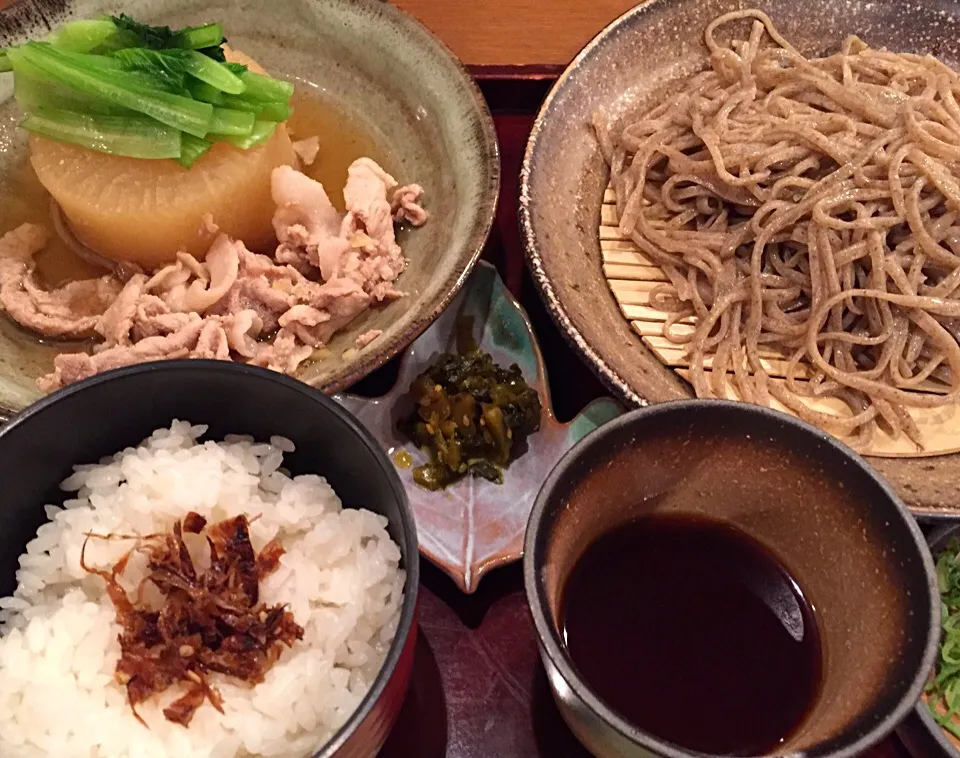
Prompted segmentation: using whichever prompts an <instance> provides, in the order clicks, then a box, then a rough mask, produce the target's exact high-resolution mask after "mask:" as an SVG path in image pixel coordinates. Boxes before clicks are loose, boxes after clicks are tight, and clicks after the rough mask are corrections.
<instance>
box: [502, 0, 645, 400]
mask: <svg viewBox="0 0 960 758" xmlns="http://www.w3.org/2000/svg"><path fill="white" fill-rule="evenodd" d="M658 2H664V0H642V2H640V3H639V4H638V5H635V6H634V7H633V8H630V9H628V10H627V11H625V12H624V13H622V14H621V15H619V16H618V17H617V18H615V19H614V20H613V21H611V22H610V23H609V24H607V25H606V26H605V27H603V29H601V30H600V31H599V32H597V34H596V35H595V36H594V37H593V39H591V40H590V41H589V42H588V43H587V44H586V45H584V46H583V48H582V49H581V50H580V52H579V53H577V55H576V57H575V58H574V59H573V60H572V61H570V65H568V66H567V67H566V68H565V69H564V71H563V73H562V74H561V75H560V76H559V78H558V79H557V81H556V82H554V84H553V86H552V87H551V88H550V91H549V92H548V93H547V96H546V97H545V98H544V99H543V102H542V103H541V104H540V109H539V110H538V111H537V117H536V119H535V120H534V122H533V127H532V129H531V130H530V136H529V137H528V139H527V146H526V149H525V150H524V153H523V163H522V164H521V168H520V212H519V219H520V221H519V223H520V237H521V239H522V240H523V247H524V250H525V251H526V258H527V265H528V267H529V268H530V274H531V278H532V279H533V282H534V284H535V285H536V287H537V290H538V291H539V292H540V296H541V297H542V298H543V302H544V304H545V305H546V307H547V311H548V312H549V313H550V316H551V317H552V318H553V320H554V322H555V323H556V325H557V326H558V327H559V328H560V333H561V334H563V335H564V337H566V339H567V342H568V343H569V344H570V345H571V347H573V349H574V350H575V351H577V352H578V353H580V355H582V356H583V357H584V358H585V359H586V362H587V365H588V366H590V368H592V369H593V371H594V373H595V374H597V376H598V377H599V378H600V380H601V381H602V382H603V383H604V384H606V385H607V386H608V387H609V388H610V389H611V390H612V391H613V392H614V393H616V395H617V397H619V398H622V399H624V400H625V401H627V402H628V403H630V404H631V405H634V406H639V407H643V406H646V405H648V404H649V402H650V401H648V400H647V399H646V398H644V397H643V396H642V395H640V394H638V393H637V392H636V391H635V390H634V389H632V388H631V387H630V385H629V384H628V383H627V381H626V380H625V379H624V378H623V377H621V376H620V375H619V374H618V373H617V371H616V369H615V368H614V367H613V366H611V365H610V364H609V363H608V362H607V361H606V360H604V358H603V357H602V356H601V355H600V354H599V353H598V352H597V351H596V350H594V348H593V347H591V346H590V344H589V343H588V342H587V340H586V338H584V336H583V334H581V333H580V330H579V329H577V327H576V325H575V324H574V323H573V320H572V319H571V318H570V316H569V315H568V314H567V311H566V309H565V308H564V307H563V303H562V302H561V301H560V298H559V297H557V295H556V293H555V292H554V290H553V285H552V284H551V282H550V279H549V277H548V276H547V272H546V269H545V268H544V265H543V256H542V254H541V250H540V243H539V240H538V238H537V234H536V232H535V231H534V224H533V218H532V215H531V213H530V185H531V183H532V180H533V175H534V173H535V172H536V160H535V154H536V152H537V146H538V143H539V139H540V132H541V130H542V128H543V124H544V122H545V121H546V119H547V117H548V115H549V111H550V109H551V106H552V105H553V101H554V100H555V99H556V98H557V97H558V96H559V94H560V93H561V92H562V91H563V89H564V87H565V86H566V83H567V80H568V79H571V78H573V77H574V76H575V75H576V74H577V69H579V68H580V66H581V65H582V64H583V63H584V62H586V61H587V60H588V59H589V58H590V57H591V56H592V55H593V54H594V50H595V49H596V48H598V47H599V46H600V45H602V44H603V43H604V42H605V41H606V40H607V38H608V37H611V36H612V35H613V33H614V32H615V31H616V30H617V29H618V28H619V27H620V26H621V25H623V24H626V23H628V22H629V20H630V19H631V18H633V16H635V15H639V14H640V13H643V12H644V11H645V10H646V7H647V6H648V5H650V4H652V3H658Z"/></svg>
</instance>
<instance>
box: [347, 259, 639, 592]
mask: <svg viewBox="0 0 960 758" xmlns="http://www.w3.org/2000/svg"><path fill="white" fill-rule="evenodd" d="M464 317H466V318H468V319H470V321H471V322H472V324H473V330H474V335H475V336H476V337H477V342H478V344H479V346H480V349H481V350H484V351H485V352H487V353H489V354H490V355H492V356H493V359H494V360H495V361H496V362H497V363H499V364H500V365H503V366H507V365H510V364H512V363H516V364H517V365H519V366H520V368H521V370H522V371H523V376H524V378H525V379H526V380H527V382H528V383H529V384H530V386H531V387H533V388H534V389H536V390H537V392H538V393H539V394H540V399H541V403H542V406H543V416H542V418H541V422H540V431H539V432H537V433H536V434H533V435H531V436H530V437H529V438H528V439H527V450H526V451H525V452H524V453H523V454H522V455H521V456H520V457H519V458H518V459H517V460H516V461H514V462H513V463H512V464H511V465H510V468H509V469H507V470H506V471H505V472H504V482H503V484H493V483H491V482H488V481H486V480H483V479H479V478H473V477H467V478H464V479H462V480H460V481H459V482H457V483H456V484H453V485H451V486H450V487H448V488H447V489H445V490H442V491H440V492H430V491H429V490H426V489H423V488H422V487H420V486H419V485H417V484H415V483H414V481H413V466H417V465H419V464H421V463H423V462H425V461H426V456H425V455H424V453H422V452H421V451H419V450H417V449H416V448H415V447H414V446H413V445H412V444H411V443H410V442H409V440H407V439H406V438H405V437H404V436H403V435H402V434H401V433H400V432H399V431H397V428H396V426H397V424H396V422H397V420H398V419H399V418H401V417H402V416H404V415H406V413H407V412H408V411H409V409H410V400H409V399H408V397H407V393H408V390H409V387H410V383H411V382H412V381H413V380H414V378H415V377H416V376H417V375H418V374H420V373H421V372H423V371H424V370H426V369H427V368H428V367H429V366H430V365H431V364H432V363H433V362H434V361H435V360H436V359H437V357H438V356H439V355H440V354H441V353H446V352H454V351H455V350H456V333H457V324H458V323H460V319H462V318H464ZM335 397H336V399H337V400H339V401H340V402H341V403H342V404H343V405H344V406H346V407H347V408H348V409H349V410H350V411H352V412H353V413H354V414H355V415H356V416H357V417H358V418H359V419H360V420H361V421H362V422H363V423H364V424H365V425H366V426H367V428H368V429H369V430H370V431H371V432H372V433H373V435H374V436H375V437H376V438H377V439H378V440H379V441H380V443H381V444H382V445H383V446H384V448H385V449H386V450H387V452H388V454H390V455H391V457H395V454H396V453H397V452H398V451H400V450H405V451H407V452H408V453H409V454H410V455H411V456H412V457H413V461H414V462H413V466H408V467H406V468H399V473H400V477H401V478H402V479H403V482H404V484H405V485H406V488H407V494H408V496H409V497H410V503H411V505H412V506H413V511H414V514H415V516H416V519H417V532H418V535H419V538H420V550H421V552H422V553H423V554H424V555H425V556H426V557H427V558H429V559H430V560H431V561H433V562H434V563H435V564H437V565H438V566H439V567H440V568H442V569H443V570H444V571H446V572H447V573H448V574H449V575H450V576H451V577H452V578H453V580H454V581H455V582H457V584H458V585H460V588H461V589H462V590H463V591H464V592H468V593H469V592H473V591H474V590H475V589H476V588H477V584H478V583H479V581H480V578H481V577H482V576H483V575H484V574H485V573H486V572H487V571H489V570H490V569H493V568H496V567H497V566H502V565H504V564H507V563H510V562H512V561H516V560H519V559H520V558H521V556H522V553H523V533H524V530H525V528H526V525H527V517H528V516H529V515H530V510H531V508H532V507H533V501H534V499H535V498H536V496H537V492H538V491H539V490H540V485H541V484H542V483H543V481H544V480H545V479H546V477H547V474H548V473H549V472H550V470H551V469H552V468H553V467H554V465H555V464H556V462H557V461H558V460H559V459H560V456H562V455H563V454H564V453H565V452H566V451H567V450H568V449H570V447H572V446H573V445H574V444H575V443H576V442H577V441H579V440H580V439H581V438H582V437H583V436H584V435H586V434H587V433H588V432H590V431H592V430H593V429H595V428H597V427H598V426H600V425H601V424H604V423H606V422H607V421H609V420H611V419H613V418H615V417H616V416H619V415H620V414H621V413H622V408H621V406H620V405H619V404H617V403H616V402H614V401H613V400H609V399H601V400H595V401H594V402H593V403H591V404H590V405H588V406H587V407H586V408H585V409H584V410H583V411H582V412H581V413H580V415H578V416H577V417H576V418H575V419H574V420H573V421H571V422H570V423H569V424H561V423H560V422H558V421H557V420H556V418H554V415H553V408H552V406H551V403H550V389H549V386H548V384H547V374H546V369H545V367H544V364H543V356H542V355H541V354H540V348H539V346H538V345H537V341H536V338H535V337H534V334H533V328H532V327H531V326H530V321H529V319H528V318H527V314H526V313H524V311H523V309H522V308H521V307H520V305H519V304H518V303H517V301H516V300H514V298H513V296H512V295H511V294H510V292H509V291H508V290H507V288H506V287H505V286H504V284H503V282H502V281H501V280H500V277H499V276H498V275H497V271H496V269H495V268H493V267H492V266H490V265H488V264H486V263H480V264H478V265H477V267H476V269H474V272H473V274H472V275H471V277H470V279H469V281H468V282H467V284H466V285H465V286H464V288H463V290H462V291H461V292H460V293H459V295H457V298H456V299H455V300H454V301H453V303H452V304H451V305H450V307H449V308H447V310H446V311H445V312H444V313H443V315H442V316H440V318H438V319H437V320H436V321H435V322H434V323H433V324H432V325H431V326H430V328H429V329H427V331H426V332H424V333H423V335H421V336H420V338H419V339H417V340H416V342H414V343H413V344H412V345H411V346H410V348H409V349H408V350H407V351H406V353H404V355H403V358H402V362H401V367H400V376H399V378H398V379H397V383H396V384H395V385H394V386H393V388H392V389H391V390H390V391H389V392H387V394H385V395H382V396H381V397H378V398H364V397H358V396H356V395H347V394H344V395H337V396H335Z"/></svg>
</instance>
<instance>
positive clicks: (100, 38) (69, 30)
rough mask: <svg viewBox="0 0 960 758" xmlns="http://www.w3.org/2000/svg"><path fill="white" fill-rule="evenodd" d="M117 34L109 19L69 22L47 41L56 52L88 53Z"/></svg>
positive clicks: (114, 25)
mask: <svg viewBox="0 0 960 758" xmlns="http://www.w3.org/2000/svg"><path fill="white" fill-rule="evenodd" d="M116 34H117V26H116V24H114V23H113V21H111V20H110V19H109V18H101V19H95V20H80V21H71V22H70V23H68V24H64V25H63V26H61V27H60V28H59V29H57V31H55V32H53V34H51V35H50V36H49V37H47V41H48V42H49V43H50V44H51V45H53V46H54V47H55V48H57V49H58V50H67V51H69V52H73V53H89V52H92V51H93V50H96V49H97V48H98V47H100V46H101V45H103V44H104V43H106V42H107V41H108V40H110V39H111V38H112V37H115V36H116Z"/></svg>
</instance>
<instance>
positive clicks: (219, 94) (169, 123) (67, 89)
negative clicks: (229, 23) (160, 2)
mask: <svg viewBox="0 0 960 758" xmlns="http://www.w3.org/2000/svg"><path fill="white" fill-rule="evenodd" d="M225 42H226V39H225V38H224V36H223V26H222V25H221V24H206V25H203V26H196V27H187V28H185V29H179V30H176V29H171V28H170V27H168V26H149V25H146V24H141V23H139V22H137V21H134V20H133V19H131V18H130V17H128V16H125V15H120V16H111V17H105V18H100V19H88V20H79V21H71V22H69V23H67V24H65V25H64V26H63V27H61V28H60V29H58V30H57V31H56V32H54V33H53V34H51V35H49V36H48V37H47V39H46V40H44V41H34V42H26V43H23V44H20V45H15V46H13V47H11V48H7V49H0V72H12V73H13V76H14V97H15V99H16V101H17V104H18V105H19V107H20V109H21V110H22V111H23V112H24V114H25V116H24V120H23V122H22V125H23V127H24V128H25V129H27V130H28V131H31V132H33V133H35V134H41V135H43V136H45V137H48V138H50V139H55V140H59V141H62V142H70V143H72V144H77V145H81V146H83V147H85V148H87V149H89V150H98V151H101V152H105V153H111V154H114V155H124V156H128V157H133V158H143V159H160V158H173V159H175V160H178V161H179V162H180V163H181V164H182V165H184V166H185V167H189V166H190V165H192V164H193V163H194V162H195V161H196V160H197V159H198V158H199V157H200V156H201V155H203V154H204V153H205V152H206V151H207V150H209V149H210V147H211V144H212V143H213V142H215V141H228V142H230V143H231V144H233V145H234V146H236V147H237V148H239V149H241V150H247V149H250V148H251V147H254V146H255V145H260V144H262V143H263V142H264V141H266V140H267V139H269V137H270V135H272V134H273V132H274V130H275V128H276V124H277V123H279V122H282V121H285V120H286V119H287V118H289V117H290V114H291V112H292V108H291V106H290V99H291V97H292V95H293V85H291V84H290V83H289V82H283V81H279V80H276V79H273V78H271V77H269V76H264V75H262V74H255V73H253V72H251V71H248V70H247V68H246V66H242V65H239V64H234V63H228V62H227V61H226V57H225V55H224V52H223V44H224V43H225Z"/></svg>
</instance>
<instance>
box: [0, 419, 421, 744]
mask: <svg viewBox="0 0 960 758" xmlns="http://www.w3.org/2000/svg"><path fill="white" fill-rule="evenodd" d="M205 431H206V427H203V426H191V425H190V424H188V423H185V422H174V423H173V425H172V426H171V427H170V429H162V430H158V431H157V432H155V433H154V434H153V435H152V436H151V437H150V438H149V439H148V440H146V441H144V443H143V444H142V445H140V447H138V448H131V449H127V450H125V451H123V452H122V453H118V454H117V455H116V456H114V457H113V458H110V459H107V460H105V461H103V462H101V463H100V464H99V465H85V466H77V467H76V473H74V474H73V475H72V476H71V477H69V478H68V479H67V480H66V481H65V482H64V483H63V485H62V487H63V489H64V490H66V491H69V492H75V493H76V496H75V499H71V500H68V501H67V502H66V503H65V507H64V508H59V507H56V506H47V507H46V511H47V515H48V517H49V518H50V521H49V522H48V523H46V524H44V525H43V526H42V527H40V529H39V531H38V532H37V537H36V538H35V539H34V540H33V541H31V542H30V543H29V544H28V545H27V552H26V553H25V554H24V555H22V556H20V567H21V568H20V570H19V571H18V572H17V581H18V586H17V590H16V592H15V593H14V595H13V597H8V598H3V599H0V624H2V626H0V635H2V636H0V756H3V758H35V757H36V758H51V757H55V758H121V757H123V758H126V757H128V756H129V758H154V757H155V758H168V757H172V756H176V758H191V757H195V758H234V756H284V757H286V756H304V755H309V754H311V753H312V752H313V751H314V750H316V749H317V748H318V747H319V746H320V745H322V744H323V743H324V742H325V741H326V740H328V739H329V738H330V737H331V736H332V735H333V733H334V732H335V731H336V730H337V729H338V728H339V727H340V726H342V724H343V723H344V722H345V721H346V719H347V718H348V717H349V716H350V714H351V713H352V712H353V711H354V710H355V709H356V707H357V706H358V705H359V703H360V701H361V699H362V698H363V696H364V695H365V694H366V693H367V691H368V690H369V688H370V685H371V684H372V682H373V679H374V678H375V676H376V674H377V672H378V671H379V670H380V667H381V666H382V664H383V660H384V657H385V655H386V651H387V649H388V647H389V645H390V642H391V641H392V639H393V636H394V634H395V632H396V628H397V622H398V619H399V615H400V605H401V601H402V593H403V584H404V572H403V571H401V570H400V569H399V561H400V551H399V549H398V547H397V545H396V544H395V543H394V542H392V541H391V539H390V537H389V536H388V535H387V532H386V524H387V520H386V519H385V518H384V517H382V516H379V515H377V514H374V513H370V512H369V511H364V510H354V509H342V507H341V503H340V500H339V499H338V498H337V496H336V494H335V493H334V491H333V490H332V489H331V488H330V486H329V485H328V484H327V483H326V481H324V479H322V478H321V477H319V476H298V477H295V478H291V477H289V476H288V475H287V474H286V473H284V472H283V471H282V470H281V468H280V466H281V464H282V460H283V453H284V452H288V451H291V450H293V444H292V443H291V442H290V440H286V439H283V438H279V437H274V438H273V439H271V441H270V444H255V443H254V442H253V441H252V440H250V439H249V438H240V437H228V438H227V439H226V440H225V441H224V442H222V443H215V442H203V443H198V442H197V438H198V437H200V436H201V435H202V434H203V433H204V432H205ZM190 511H196V512H197V513H199V514H200V515H202V516H204V517H205V518H206V519H207V520H208V521H210V522H211V523H212V522H216V521H221V520H223V519H226V518H231V517H234V516H237V515H240V514H245V515H246V516H247V517H248V518H251V519H253V517H255V516H259V518H258V519H256V520H255V521H254V522H253V523H252V524H251V526H250V537H251V540H252V542H253V545H254V548H255V549H256V550H258V551H259V550H260V549H261V548H262V547H263V546H264V545H265V544H266V543H267V542H268V541H269V540H270V539H272V538H273V537H274V536H276V535H277V534H279V535H280V536H281V540H282V543H283V546H284V548H285V550H286V553H285V554H284V555H283V558H282V559H281V562H280V563H281V565H280V568H279V569H278V570H277V571H276V573H274V574H273V575H272V576H270V577H269V578H267V579H266V580H264V581H263V582H262V583H261V600H262V601H263V602H266V603H269V604H277V603H280V604H286V605H288V606H289V608H290V610H291V611H292V612H293V616H294V618H295V620H296V621H297V623H299V624H300V625H301V626H302V627H303V628H304V630H305V633H304V638H303V640H302V641H301V642H298V643H296V644H295V645H294V647H293V648H292V649H287V650H285V652H284V654H283V655H282V657H281V658H280V661H279V662H278V663H277V664H276V665H275V666H274V667H273V668H271V669H270V671H269V672H268V673H267V675H266V681H264V682H263V683H262V684H259V685H257V686H255V687H251V686H250V685H245V684H242V683H239V682H237V681H236V680H230V679H228V678H226V677H222V676H220V675H215V676H213V677H211V682H212V683H214V684H215V685H216V686H217V687H218V688H219V690H220V692H221V694H222V695H223V709H224V713H223V714H220V713H218V712H217V710H216V709H215V708H213V706H211V705H210V704H209V703H205V704H204V705H203V706H202V707H201V708H200V709H199V710H198V711H197V712H196V715H195V716H194V718H193V721H192V722H191V723H190V726H189V727H188V728H184V727H182V726H179V725H177V724H172V723H170V722H168V721H166V720H165V719H164V717H163V714H162V709H163V708H164V707H165V706H166V705H167V704H169V703H170V702H171V701H172V700H173V699H175V698H176V697H177V696H178V695H179V694H182V692H183V691H182V690H178V689H171V690H169V691H168V692H166V693H164V694H163V695H162V696H159V697H157V698H153V699H151V701H149V702H148V703H145V704H143V705H141V706H139V707H138V712H139V713H140V715H141V716H142V717H143V718H144V720H145V721H146V722H147V724H148V725H149V729H145V728H144V727H143V726H142V725H141V724H139V723H138V722H137V721H136V719H135V717H134V715H133V713H132V711H131V708H130V706H129V705H128V703H127V699H126V690H125V688H124V687H121V686H120V685H119V684H117V683H116V682H115V681H114V671H115V669H116V665H117V661H118V660H119V657H120V646H119V643H118V641H117V635H118V634H119V632H120V627H119V625H118V624H117V623H116V613H115V610H114V607H113V605H112V604H111V602H110V600H109V599H108V597H107V595H106V592H105V588H104V581H103V580H102V579H100V578H99V577H96V576H92V575H90V574H87V573H86V572H84V571H83V569H82V568H81V567H80V550H81V548H82V546H83V542H84V534H85V533H87V532H95V533H99V534H106V533H124V534H130V533H132V532H135V533H138V534H149V533H156V532H160V531H167V530H169V529H170V528H171V527H172V525H173V523H174V521H176V520H177V519H182V518H183V517H184V516H185V515H186V514H187V513H188V512H190ZM132 544H133V543H132V542H130V541H111V542H107V541H104V540H91V541H90V543H89V545H88V547H87V554H86V558H87V563H88V565H90V566H96V567H98V568H107V569H109V567H111V566H112V565H113V563H115V562H116V561H117V560H118V559H119V558H120V557H121V556H122V555H123V554H124V553H126V552H127V551H128V550H129V549H130V547H131V545H132ZM144 570H145V567H144V563H143V558H142V557H140V558H137V557H135V558H134V559H133V560H131V562H130V565H129V566H128V568H127V570H126V572H125V573H124V575H123V578H122V583H123V584H124V586H125V587H126V588H127V590H128V591H132V589H133V588H134V587H135V586H136V585H137V584H138V583H139V580H140V578H141V577H142V576H143V573H144Z"/></svg>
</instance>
